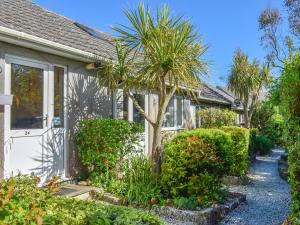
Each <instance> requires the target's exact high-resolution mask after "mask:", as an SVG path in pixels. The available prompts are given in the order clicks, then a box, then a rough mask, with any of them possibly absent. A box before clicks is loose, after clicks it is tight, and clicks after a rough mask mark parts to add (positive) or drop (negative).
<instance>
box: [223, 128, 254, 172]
mask: <svg viewBox="0 0 300 225" xmlns="http://www.w3.org/2000/svg"><path fill="white" fill-rule="evenodd" d="M221 129H222V130H223V131H225V132H226V133H228V134H229V135H230V137H231V140H232V148H231V150H232V153H233V163H232V164H231V167H230V175H232V176H243V175H245V174H246V173H247V171H248V168H249V153H248V148H249V130H247V129H245V128H240V127H233V126H232V127H222V128H221Z"/></svg>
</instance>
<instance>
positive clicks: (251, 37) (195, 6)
mask: <svg viewBox="0 0 300 225" xmlns="http://www.w3.org/2000/svg"><path fill="white" fill-rule="evenodd" d="M33 2H35V3H37V4H39V5H41V6H43V7H46V8H47V9H49V10H52V11H55V12H57V13H60V14H63V15H65V16H67V17H69V18H71V19H74V20H76V21H79V22H81V23H83V24H86V25H89V26H92V27H95V28H98V29H100V30H103V31H105V32H110V33H112V30H111V28H110V27H111V26H113V25H116V24H118V23H121V24H126V23H127V20H126V18H125V16H124V14H123V10H124V9H126V8H135V7H136V6H137V4H138V2H140V1H139V0H114V1H113V0H111V1H101V0H84V1H82V0H81V1H74V0H51V1H49V0H33ZM143 2H144V3H146V4H148V5H149V6H150V8H151V9H153V10H154V9H156V8H157V7H160V6H162V5H163V4H165V3H166V4H168V5H169V7H170V9H171V12H172V13H174V14H176V15H184V16H185V17H187V18H189V19H190V20H191V22H192V23H193V24H194V26H195V27H196V29H197V30H198V31H199V33H200V35H201V37H202V39H203V41H204V42H205V43H207V44H208V45H209V46H210V48H209V50H208V52H207V54H206V56H205V58H206V59H207V60H208V61H210V76H209V78H208V82H210V83H211V84H214V85H224V84H225V83H226V77H227V75H228V72H229V67H230V64H231V61H232V56H233V53H234V51H235V49H236V48H238V47H239V48H241V49H242V50H243V51H245V52H246V53H247V54H248V55H249V56H250V57H251V58H254V57H256V58H258V59H259V60H263V58H264V55H265V51H264V50H263V49H262V47H261V46H260V42H259V36H260V33H259V31H258V22H257V21H258V17H259V14H260V12H261V11H262V10H263V9H265V8H266V7H267V6H272V7H277V8H279V9H283V6H282V5H283V0H218V1H217V0H205V1H204V0H186V1H179V0H153V1H150V0H145V1H143Z"/></svg>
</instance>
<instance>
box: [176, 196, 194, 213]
mask: <svg viewBox="0 0 300 225" xmlns="http://www.w3.org/2000/svg"><path fill="white" fill-rule="evenodd" d="M174 206H175V207H177V208H179V209H188V210H195V209H196V208H197V206H198V201H197V198H196V197H195V196H192V197H188V198H186V197H177V198H175V199H174Z"/></svg>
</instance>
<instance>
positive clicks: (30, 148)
mask: <svg viewBox="0 0 300 225" xmlns="http://www.w3.org/2000/svg"><path fill="white" fill-rule="evenodd" d="M5 72H6V74H5V91H6V94H12V95H14V98H13V104H12V106H6V107H5V161H4V169H5V176H6V177H8V176H12V175H16V174H18V173H22V174H35V175H37V176H40V177H41V181H42V182H45V181H46V180H48V179H50V178H51V177H52V176H64V169H65V160H64V159H65V126H64V125H65V123H64V120H65V118H64V117H65V104H64V102H65V69H64V68H62V67H56V66H53V65H50V64H46V63H45V64H44V63H41V62H36V61H32V60H25V59H20V58H17V57H6V69H5Z"/></svg>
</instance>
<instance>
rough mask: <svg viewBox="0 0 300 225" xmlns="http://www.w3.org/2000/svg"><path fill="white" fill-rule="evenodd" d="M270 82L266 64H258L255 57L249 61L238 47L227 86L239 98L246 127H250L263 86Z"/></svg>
mask: <svg viewBox="0 0 300 225" xmlns="http://www.w3.org/2000/svg"><path fill="white" fill-rule="evenodd" d="M270 82H271V74H270V70H269V66H268V65H262V66H260V64H259V62H258V61H257V60H256V59H254V60H253V61H252V62H250V61H249V58H248V56H247V55H246V54H245V53H243V52H242V51H241V50H240V49H238V50H237V51H236V52H235V55H234V57H233V63H232V66H231V69H230V74H229V77H228V82H227V86H228V88H229V90H230V91H232V92H233V93H234V94H235V95H236V96H237V97H238V98H239V100H240V101H241V103H242V105H243V107H244V120H245V127H246V128H250V123H251V118H252V115H253V112H254V109H255V107H256V105H257V103H258V100H259V97H260V95H261V94H262V91H263V88H264V87H266V86H267V85H268V84H269V83H270Z"/></svg>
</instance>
